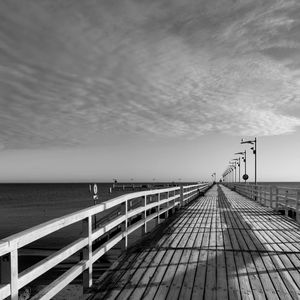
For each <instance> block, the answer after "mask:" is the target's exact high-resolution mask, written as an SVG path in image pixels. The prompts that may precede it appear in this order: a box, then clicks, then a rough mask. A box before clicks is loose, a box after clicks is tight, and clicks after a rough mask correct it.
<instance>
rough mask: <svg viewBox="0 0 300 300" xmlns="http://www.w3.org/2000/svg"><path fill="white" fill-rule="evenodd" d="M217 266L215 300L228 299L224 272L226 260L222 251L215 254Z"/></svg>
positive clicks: (225, 273)
mask: <svg viewBox="0 0 300 300" xmlns="http://www.w3.org/2000/svg"><path fill="white" fill-rule="evenodd" d="M216 258H217V265H216V273H217V299H222V300H226V299H228V282H227V272H226V259H225V252H224V251H217V253H216Z"/></svg>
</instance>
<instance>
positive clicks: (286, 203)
mask: <svg viewBox="0 0 300 300" xmlns="http://www.w3.org/2000/svg"><path fill="white" fill-rule="evenodd" d="M288 193H289V191H285V201H284V202H285V210H284V215H285V216H288V214H289V210H288Z"/></svg>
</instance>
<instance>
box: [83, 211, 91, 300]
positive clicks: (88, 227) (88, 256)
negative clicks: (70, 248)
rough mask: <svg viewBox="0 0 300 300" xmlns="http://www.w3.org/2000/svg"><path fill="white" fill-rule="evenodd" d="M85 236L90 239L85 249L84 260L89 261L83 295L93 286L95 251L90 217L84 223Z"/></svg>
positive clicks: (84, 275)
mask: <svg viewBox="0 0 300 300" xmlns="http://www.w3.org/2000/svg"><path fill="white" fill-rule="evenodd" d="M82 232H83V235H84V236H86V237H88V245H87V246H86V247H85V248H84V249H83V259H84V260H87V261H88V265H89V267H88V269H86V270H85V271H84V272H83V294H85V293H86V291H87V289H88V288H90V287H91V286H92V284H93V263H92V259H93V257H92V256H93V249H92V217H91V216H88V217H87V218H86V219H84V220H83V221H82Z"/></svg>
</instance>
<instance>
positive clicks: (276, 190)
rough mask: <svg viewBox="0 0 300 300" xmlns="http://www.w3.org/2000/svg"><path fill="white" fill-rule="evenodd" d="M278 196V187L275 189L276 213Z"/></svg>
mask: <svg viewBox="0 0 300 300" xmlns="http://www.w3.org/2000/svg"><path fill="white" fill-rule="evenodd" d="M278 202H279V194H278V187H277V186H276V187H275V210H276V211H278Z"/></svg>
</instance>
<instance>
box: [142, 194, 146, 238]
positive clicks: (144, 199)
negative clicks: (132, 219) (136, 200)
mask: <svg viewBox="0 0 300 300" xmlns="http://www.w3.org/2000/svg"><path fill="white" fill-rule="evenodd" d="M143 206H144V213H143V219H144V226H143V227H144V228H143V234H146V233H147V222H146V218H147V210H146V206H147V196H146V195H145V196H143Z"/></svg>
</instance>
